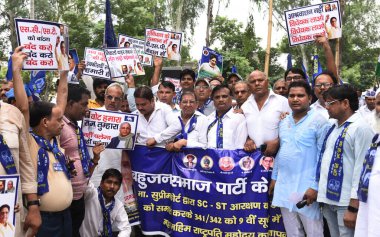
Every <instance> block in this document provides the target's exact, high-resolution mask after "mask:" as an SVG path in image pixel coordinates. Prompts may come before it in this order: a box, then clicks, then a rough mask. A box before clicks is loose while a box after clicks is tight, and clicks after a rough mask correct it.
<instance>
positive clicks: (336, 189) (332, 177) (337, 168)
mask: <svg viewBox="0 0 380 237" xmlns="http://www.w3.org/2000/svg"><path fill="white" fill-rule="evenodd" d="M350 124H351V122H345V123H344V124H343V130H342V132H341V134H340V135H339V137H338V139H337V140H336V142H335V145H334V151H333V155H332V157H331V162H330V168H329V173H328V177H327V190H326V198H328V199H330V200H333V201H336V202H339V200H340V194H341V193H342V186H343V175H344V174H343V144H344V139H345V137H346V135H347V130H348V126H349V125H350Z"/></svg>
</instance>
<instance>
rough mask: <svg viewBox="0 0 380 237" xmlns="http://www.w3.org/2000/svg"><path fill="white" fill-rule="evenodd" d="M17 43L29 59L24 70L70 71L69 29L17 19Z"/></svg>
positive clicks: (63, 26)
mask: <svg viewBox="0 0 380 237" xmlns="http://www.w3.org/2000/svg"><path fill="white" fill-rule="evenodd" d="M15 26H16V34H17V43H18V45H20V46H23V47H24V48H23V52H25V53H27V54H28V59H27V60H25V62H24V64H23V70H44V71H47V70H62V71H67V70H69V58H68V54H69V28H68V27H67V26H66V25H63V24H60V23H56V22H48V21H37V20H30V19H20V18H16V19H15Z"/></svg>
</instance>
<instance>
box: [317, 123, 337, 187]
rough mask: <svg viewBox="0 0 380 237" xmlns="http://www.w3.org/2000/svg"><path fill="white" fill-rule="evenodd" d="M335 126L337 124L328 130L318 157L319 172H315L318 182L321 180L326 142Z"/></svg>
mask: <svg viewBox="0 0 380 237" xmlns="http://www.w3.org/2000/svg"><path fill="white" fill-rule="evenodd" d="M334 128H335V124H334V125H333V126H331V127H330V128H329V131H328V132H327V134H326V136H325V139H324V140H323V145H322V148H321V152H320V153H319V159H318V164H317V171H316V172H317V173H316V174H315V177H316V181H317V182H319V179H320V176H321V164H322V157H323V153H324V152H325V150H326V142H327V139H328V138H329V136H330V134H331V132H332V131H333V130H334Z"/></svg>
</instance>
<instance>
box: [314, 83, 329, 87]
mask: <svg viewBox="0 0 380 237" xmlns="http://www.w3.org/2000/svg"><path fill="white" fill-rule="evenodd" d="M332 85H333V84H332V83H328V82H327V83H318V84H315V85H314V86H315V87H317V88H322V86H323V87H324V88H330V87H332Z"/></svg>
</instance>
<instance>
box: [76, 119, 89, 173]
mask: <svg viewBox="0 0 380 237" xmlns="http://www.w3.org/2000/svg"><path fill="white" fill-rule="evenodd" d="M75 133H76V135H77V139H78V151H79V157H80V159H81V163H82V169H83V173H84V175H85V176H86V177H87V178H88V177H90V167H91V166H90V154H89V153H88V150H87V146H86V140H85V139H84V136H83V132H82V129H80V128H79V127H78V126H75Z"/></svg>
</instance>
